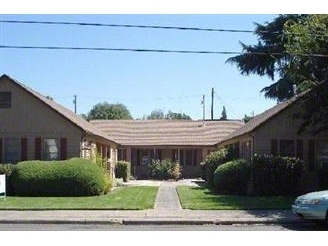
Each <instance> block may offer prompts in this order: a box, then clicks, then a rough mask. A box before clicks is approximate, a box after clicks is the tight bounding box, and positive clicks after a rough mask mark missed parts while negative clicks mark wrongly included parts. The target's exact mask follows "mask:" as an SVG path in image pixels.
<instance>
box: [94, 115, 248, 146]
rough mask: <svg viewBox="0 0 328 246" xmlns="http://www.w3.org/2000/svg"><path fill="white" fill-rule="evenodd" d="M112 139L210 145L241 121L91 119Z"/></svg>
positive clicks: (124, 142)
mask: <svg viewBox="0 0 328 246" xmlns="http://www.w3.org/2000/svg"><path fill="white" fill-rule="evenodd" d="M90 123H92V124H93V125H94V126H95V127H97V128H98V129H100V130H101V131H103V132H105V133H106V134H107V135H108V136H110V137H111V138H112V139H113V140H114V141H115V142H117V143H120V144H121V145H128V146H142V145H144V146H145V145H147V146H149V145H150V146H165V145H175V146H183V145H184V146H191V145H194V146H212V145H215V144H216V143H218V142H219V141H221V140H222V139H223V138H225V137H226V136H227V135H229V134H231V133H232V132H233V131H235V130H236V129H238V128H240V127H241V126H242V125H243V124H244V123H242V122H241V121H191V120H92V121H90Z"/></svg>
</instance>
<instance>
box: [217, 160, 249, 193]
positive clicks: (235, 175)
mask: <svg viewBox="0 0 328 246" xmlns="http://www.w3.org/2000/svg"><path fill="white" fill-rule="evenodd" d="M250 171H251V166H250V164H249V163H248V162H247V161H246V160H244V159H237V160H233V161H230V162H227V163H224V164H222V165H220V166H218V168H217V169H216V170H215V172H214V178H213V179H214V180H213V183H214V188H215V189H216V190H217V191H219V192H220V193H222V194H224V193H226V194H238V195H244V194H246V193H247V186H248V182H249V177H250Z"/></svg>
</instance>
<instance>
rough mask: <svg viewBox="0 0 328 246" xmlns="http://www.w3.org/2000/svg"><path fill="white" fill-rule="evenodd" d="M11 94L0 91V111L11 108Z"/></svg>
mask: <svg viewBox="0 0 328 246" xmlns="http://www.w3.org/2000/svg"><path fill="white" fill-rule="evenodd" d="M11 102H12V93H11V91H0V109H8V108H11Z"/></svg>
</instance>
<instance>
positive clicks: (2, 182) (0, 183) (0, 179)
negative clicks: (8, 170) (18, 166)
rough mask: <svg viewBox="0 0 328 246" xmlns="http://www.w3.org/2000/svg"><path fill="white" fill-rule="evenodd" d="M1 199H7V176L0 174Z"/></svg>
mask: <svg viewBox="0 0 328 246" xmlns="http://www.w3.org/2000/svg"><path fill="white" fill-rule="evenodd" d="M0 197H6V175H5V174H0Z"/></svg>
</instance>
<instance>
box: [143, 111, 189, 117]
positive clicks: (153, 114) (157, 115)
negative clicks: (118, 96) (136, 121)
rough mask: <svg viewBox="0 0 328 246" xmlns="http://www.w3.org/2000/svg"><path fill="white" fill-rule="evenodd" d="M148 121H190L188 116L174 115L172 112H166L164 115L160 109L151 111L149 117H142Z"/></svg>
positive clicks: (182, 114) (183, 114)
mask: <svg viewBox="0 0 328 246" xmlns="http://www.w3.org/2000/svg"><path fill="white" fill-rule="evenodd" d="M144 118H147V119H148V120H153V119H170V120H191V117H190V116H189V115H186V114H185V113H175V112H172V111H168V112H167V113H164V111H163V110H161V109H156V110H153V111H152V112H151V113H150V115H148V116H146V117H144Z"/></svg>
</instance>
